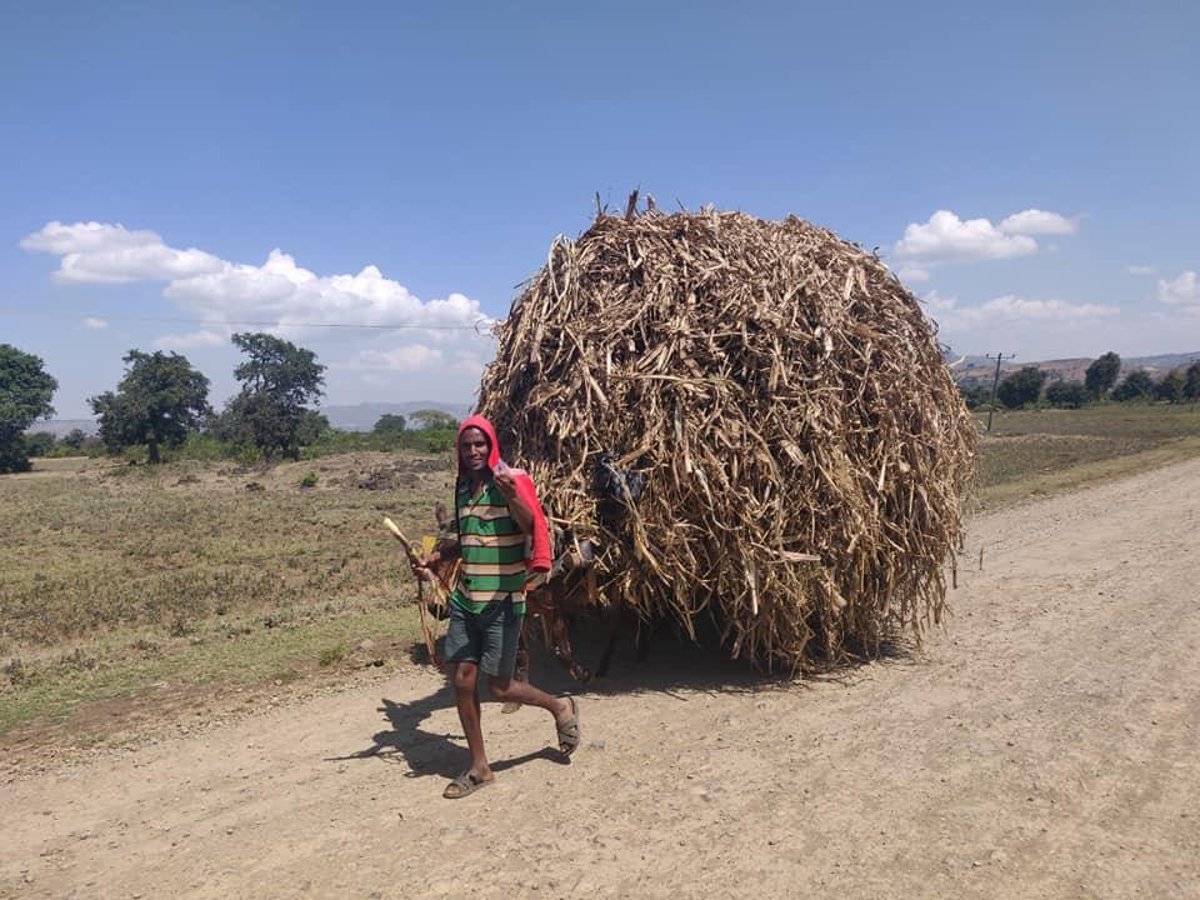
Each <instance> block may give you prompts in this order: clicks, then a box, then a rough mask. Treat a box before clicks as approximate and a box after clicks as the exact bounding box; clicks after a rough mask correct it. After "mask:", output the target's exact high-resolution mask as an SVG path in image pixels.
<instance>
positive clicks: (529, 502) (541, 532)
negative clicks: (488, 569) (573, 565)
mask: <svg viewBox="0 0 1200 900" xmlns="http://www.w3.org/2000/svg"><path fill="white" fill-rule="evenodd" d="M468 428H478V429H479V430H480V431H482V432H483V434H484V436H485V437H486V438H487V439H488V443H489V444H490V445H491V447H490V448H489V451H488V469H490V470H491V471H492V472H495V471H496V464H497V463H499V462H500V441H498V440H497V439H496V429H495V428H493V427H492V423H491V422H489V421H488V420H487V419H485V418H484V417H483V416H471V418H469V419H467V420H466V421H465V422H463V423H462V424H461V425H459V426H458V436H459V437H462V433H463V432H464V431H466V430H467V429H468ZM454 457H455V459H457V460H458V477H459V478H461V477H462V476H463V470H462V457H460V456H459V455H458V440H457V439H455V441H454ZM514 474H515V479H514V480H515V482H516V486H517V492H518V493H519V494H520V495H521V497H522V499H524V501H525V504H526V506H528V507H529V509H530V511H531V512H532V513H533V534H532V535H531V537H532V540H531V541H530V545H529V550H528V553H527V556H526V558H525V566H526V568H528V569H529V570H530V571H531V572H549V571H550V562H551V558H550V554H551V550H550V529H549V527H548V525H547V522H546V513H545V511H544V510H543V509H542V504H541V502H540V501H539V500H538V495H537V489H536V488H534V486H533V481H532V480H531V479H530V477H529V476H528V475H526V474H524V473H523V472H522V473H520V474H516V473H514Z"/></svg>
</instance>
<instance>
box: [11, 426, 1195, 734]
mask: <svg viewBox="0 0 1200 900" xmlns="http://www.w3.org/2000/svg"><path fill="white" fill-rule="evenodd" d="M1196 455H1200V409H1197V408H1196V407H1184V408H1168V407H1161V406H1128V405H1124V406H1106V407H1096V408H1093V409H1085V410H1079V411H1038V412H1021V413H1006V414H1000V415H997V416H996V418H995V420H994V422H993V431H992V433H991V434H990V435H987V436H986V437H985V438H984V440H983V442H982V451H981V457H982V458H981V473H980V490H979V492H978V497H977V502H978V505H979V507H980V508H982V509H983V510H994V509H996V508H999V507H1001V506H1005V505H1011V504H1012V503H1014V502H1018V501H1021V500H1025V499H1028V498H1030V497H1036V496H1040V495H1046V494H1052V493H1058V492H1062V491H1066V490H1070V489H1073V488H1075V487H1078V486H1080V485H1083V484H1089V483H1093V482H1098V481H1103V480H1108V479H1112V478H1114V477H1117V476H1121V475H1126V474H1130V473H1132V472H1136V471H1139V470H1142V469H1147V468H1153V467H1155V466H1160V465H1165V464H1168V463H1171V462H1174V461H1178V460H1180V459H1184V458H1188V457H1190V456H1196ZM451 478H452V470H451V460H450V458H449V457H448V456H420V455H414V454H390V455H389V454H382V453H359V454H346V455H342V456H335V457H329V458H325V459H319V460H315V461H310V462H301V463H288V464H284V465H279V466H276V467H274V468H270V469H265V470H264V469H257V468H254V469H252V468H243V467H239V466H237V465H234V464H232V463H193V462H180V463H174V464H169V465H165V466H162V467H158V468H150V467H146V466H124V465H118V464H116V463H114V462H111V461H105V460H82V459H66V460H49V461H45V462H39V463H38V465H37V466H36V468H35V470H34V471H33V472H31V473H28V474H25V475H15V476H14V475H8V476H3V477H0V509H3V511H4V512H3V528H4V535H5V539H4V541H3V542H2V543H0V664H2V668H3V674H2V675H0V747H2V746H4V745H8V746H15V745H22V746H33V745H39V744H48V743H51V742H53V743H54V744H55V745H56V746H58V747H59V748H63V747H70V746H80V745H87V744H91V743H95V742H97V741H100V742H104V741H109V740H112V739H118V738H119V737H120V736H122V735H126V734H128V733H129V732H130V730H131V729H132V730H137V728H139V727H141V724H139V723H144V722H146V721H148V720H152V719H153V717H154V715H155V712H156V710H161V709H164V708H175V707H178V706H180V705H184V704H187V703H190V702H193V701H194V699H195V698H196V696H198V695H199V696H203V697H204V698H205V699H206V700H210V701H211V700H213V699H214V698H217V699H219V698H221V697H223V696H225V695H229V696H230V698H231V702H235V703H243V702H250V700H249V699H248V698H251V697H253V696H255V695H256V692H262V691H266V692H279V691H281V690H283V691H289V690H298V689H300V688H303V687H306V686H307V687H311V686H313V685H321V684H330V683H336V682H337V681H339V680H340V679H346V678H350V677H353V675H354V673H355V672H357V671H360V670H362V669H364V668H371V667H381V666H388V667H394V666H395V665H396V664H399V663H404V662H407V661H408V660H409V659H410V658H411V657H412V655H413V654H414V653H415V652H416V651H415V649H414V648H415V646H416V645H417V642H418V635H419V629H418V624H417V618H416V613H415V610H414V608H413V606H412V605H411V604H410V602H409V601H410V600H411V599H412V597H413V595H414V586H413V583H412V580H411V576H410V575H409V573H408V570H407V567H406V566H405V565H404V563H403V560H402V558H401V556H400V554H399V552H398V549H397V546H396V544H395V542H394V541H393V540H392V539H391V538H390V537H389V536H388V534H387V533H386V531H384V529H383V528H382V527H381V525H380V522H381V519H382V517H383V516H384V515H388V516H391V517H392V518H393V519H395V520H396V521H397V522H398V523H400V525H401V527H402V528H404V529H405V531H406V532H408V533H409V534H410V535H411V536H416V535H421V534H424V533H428V532H429V531H430V530H432V525H433V520H432V512H431V511H432V506H433V504H434V502H435V501H436V500H438V499H446V498H447V496H448V494H449V490H450V482H451ZM314 479H315V484H312V485H311V486H307V487H306V486H304V483H306V482H308V483H311V482H313V481H314ZM114 735H115V736H117V738H114Z"/></svg>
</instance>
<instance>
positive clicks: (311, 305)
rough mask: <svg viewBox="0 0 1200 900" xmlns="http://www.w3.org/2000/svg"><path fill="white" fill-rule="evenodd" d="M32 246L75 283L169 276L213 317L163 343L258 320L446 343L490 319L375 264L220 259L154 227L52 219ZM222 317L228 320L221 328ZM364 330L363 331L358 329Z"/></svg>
mask: <svg viewBox="0 0 1200 900" xmlns="http://www.w3.org/2000/svg"><path fill="white" fill-rule="evenodd" d="M21 246H22V247H24V248H25V249H26V250H31V251H39V252H43V253H51V254H54V255H57V256H59V257H61V261H60V264H59V269H58V271H57V272H56V273H55V277H56V278H57V279H58V280H60V281H66V282H72V283H127V282H136V281H166V282H167V285H166V287H165V288H164V289H163V296H164V297H166V298H167V299H169V300H172V301H174V302H175V303H176V304H177V305H178V306H179V307H180V308H182V309H184V310H186V311H187V312H189V313H191V314H193V315H195V316H197V317H198V318H199V319H201V320H202V321H205V322H207V323H208V325H207V327H206V328H205V329H204V330H203V331H201V332H199V333H198V334H195V335H167V336H164V337H163V338H162V339H161V340H162V342H163V346H200V345H204V344H208V343H211V342H212V339H213V336H214V335H218V336H220V335H221V334H222V333H223V334H224V336H225V338H224V339H227V337H228V335H229V334H231V333H232V332H233V331H235V330H237V329H238V328H239V327H246V326H257V325H259V323H263V324H262V325H261V327H263V328H266V329H267V330H271V331H274V332H275V333H277V334H281V335H287V336H289V337H295V336H303V335H307V334H310V333H311V329H308V328H306V327H305V326H310V325H311V326H320V327H321V331H320V332H319V333H320V334H321V335H323V336H328V335H330V334H331V333H336V331H334V330H333V329H334V328H343V329H344V328H357V329H364V330H366V329H370V328H372V327H374V328H405V329H408V328H413V329H416V331H414V332H413V333H412V337H413V338H417V339H420V340H423V341H426V342H430V341H433V342H437V341H445V340H446V339H447V337H448V334H447V333H446V331H445V330H449V331H450V332H457V333H455V334H454V335H453V339H454V340H458V339H461V337H462V334H463V332H462V329H472V328H478V329H479V330H480V331H486V330H487V328H488V327H490V325H491V324H492V320H491V319H489V318H488V317H487V316H485V315H484V314H483V312H482V311H481V310H480V308H479V303H478V301H476V300H472V299H470V298H469V297H466V296H464V295H463V294H458V293H452V294H450V295H449V296H448V297H446V298H445V299H437V300H428V301H422V300H421V299H420V298H418V297H416V296H414V295H413V294H412V293H410V292H409V290H408V288H406V287H405V286H404V285H402V284H400V283H399V282H397V281H393V280H391V279H389V278H385V277H384V276H383V273H382V272H380V270H379V269H378V268H377V267H375V266H366V267H364V268H363V269H362V270H360V271H359V272H358V273H356V274H353V275H328V276H319V275H317V274H316V273H315V272H312V271H309V270H308V269H305V268H303V267H302V266H300V265H297V263H296V261H295V259H293V258H292V257H291V256H289V255H288V254H286V253H284V252H283V251H282V250H272V251H271V253H270V254H269V255H268V257H267V259H266V261H265V262H264V263H263V264H262V265H258V266H255V265H247V264H244V263H235V262H231V261H228V260H224V259H220V258H219V257H217V256H214V255H212V254H210V253H206V252H204V251H202V250H197V249H195V248H191V249H188V250H179V249H176V248H174V247H170V246H168V245H167V244H166V243H164V242H163V240H162V238H161V237H160V236H159V235H158V234H157V233H155V232H153V231H130V230H129V229H127V228H125V227H124V226H122V225H112V224H107V223H102V222H80V223H76V224H74V225H64V224H63V223H61V222H50V223H48V224H47V225H46V226H45V227H43V228H42V229H41V230H40V231H36V232H34V233H33V234H30V235H28V236H27V237H26V238H25V239H24V240H22V241H21ZM218 322H228V323H231V324H230V325H229V327H227V328H221V327H220V326H219V325H218V324H217V323H218ZM360 334H361V332H360Z"/></svg>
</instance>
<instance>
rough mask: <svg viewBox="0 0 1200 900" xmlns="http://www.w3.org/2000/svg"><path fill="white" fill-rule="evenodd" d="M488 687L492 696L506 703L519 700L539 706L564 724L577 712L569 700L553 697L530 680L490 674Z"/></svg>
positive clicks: (518, 701)
mask: <svg viewBox="0 0 1200 900" xmlns="http://www.w3.org/2000/svg"><path fill="white" fill-rule="evenodd" d="M488 687H490V688H491V691H492V696H493V697H495V698H496V699H497V700H501V701H503V702H505V703H512V702H514V701H515V702H517V703H521V704H524V705H525V706H537V707H541V708H542V709H544V710H546V712H548V713H550V715H552V716H554V721H555V722H557V723H558V724H560V725H562V724H565V723H566V722H568V721H569V720H570V719H571V717H572V716H573V715H574V714H575V707H574V706H573V705H572V703H571V702H570V701H569V700H563V699H560V698H558V697H552V696H550V695H549V694H547V693H546V692H545V691H543V690H542V689H540V688H536V687H534V686H533V685H532V684H530V683H529V682H528V681H517V680H516V679H514V678H496V677H494V676H491V675H489V676H488Z"/></svg>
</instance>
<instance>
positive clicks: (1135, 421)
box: [977, 403, 1200, 509]
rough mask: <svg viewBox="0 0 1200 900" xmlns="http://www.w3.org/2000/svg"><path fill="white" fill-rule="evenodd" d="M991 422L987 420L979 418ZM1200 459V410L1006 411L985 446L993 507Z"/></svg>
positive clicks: (985, 493) (983, 464) (985, 498)
mask: <svg viewBox="0 0 1200 900" xmlns="http://www.w3.org/2000/svg"><path fill="white" fill-rule="evenodd" d="M977 421H978V422H979V423H980V427H981V428H982V424H983V423H984V422H986V415H984V416H977ZM1198 454H1200V406H1197V405H1194V404H1193V405H1189V406H1166V405H1153V404H1128V403H1124V404H1116V403H1110V404H1099V405H1096V406H1091V407H1085V408H1084V409H1078V410H1051V409H1047V410H1025V411H1020V412H1006V413H998V414H996V416H995V417H994V418H993V421H992V431H991V433H990V434H985V435H984V436H983V439H982V440H981V442H980V460H979V493H978V498H977V499H978V500H979V502H980V503H981V505H982V507H983V508H985V509H993V508H996V507H997V506H1001V505H1009V504H1012V503H1016V502H1020V501H1021V500H1024V499H1028V498H1030V497H1039V496H1045V495H1048V494H1052V493H1062V492H1064V491H1069V490H1075V489H1077V488H1080V487H1083V486H1085V485H1089V484H1095V483H1098V482H1101V481H1106V480H1111V479H1113V478H1119V477H1123V476H1125V475H1132V474H1136V473H1137V472H1142V471H1146V470H1148V469H1152V468H1157V467H1159V466H1164V465H1170V464H1171V463H1174V462H1180V461H1182V460H1184V459H1189V458H1191V457H1194V456H1196V455H1198Z"/></svg>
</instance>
